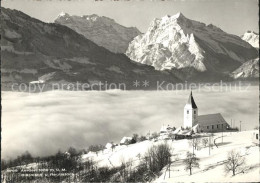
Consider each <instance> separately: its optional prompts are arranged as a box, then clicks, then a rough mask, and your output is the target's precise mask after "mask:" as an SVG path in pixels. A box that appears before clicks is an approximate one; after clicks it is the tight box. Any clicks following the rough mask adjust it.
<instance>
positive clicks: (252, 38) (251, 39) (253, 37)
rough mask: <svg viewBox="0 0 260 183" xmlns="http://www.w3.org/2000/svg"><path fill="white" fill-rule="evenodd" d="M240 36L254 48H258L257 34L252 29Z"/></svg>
mask: <svg viewBox="0 0 260 183" xmlns="http://www.w3.org/2000/svg"><path fill="white" fill-rule="evenodd" d="M241 38H242V39H243V40H244V41H246V42H248V43H249V44H251V45H252V46H253V47H255V48H259V34H257V33H255V32H253V31H247V32H246V33H245V34H244V35H242V36H241Z"/></svg>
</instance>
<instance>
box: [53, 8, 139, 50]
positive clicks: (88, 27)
mask: <svg viewBox="0 0 260 183" xmlns="http://www.w3.org/2000/svg"><path fill="white" fill-rule="evenodd" d="M55 23H58V24H61V25H65V26H67V27H69V28H71V29H73V30H74V31H76V32H77V33H79V34H82V35H84V36H85V37H86V38H87V39H89V40H91V41H93V42H94V43H96V44H97V45H99V46H103V47H104V48H106V49H108V50H110V51H111V52H114V53H125V51H126V49H127V48H128V44H129V43H130V42H131V41H132V40H133V39H134V37H136V36H138V35H139V34H141V32H140V31H139V30H138V29H137V28H135V27H124V26H122V25H120V24H118V23H116V22H115V21H114V20H113V19H110V18H107V17H104V16H98V15H95V14H93V15H84V16H70V15H69V14H67V13H61V14H60V15H59V16H58V17H57V19H56V20H55Z"/></svg>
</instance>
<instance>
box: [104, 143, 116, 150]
mask: <svg viewBox="0 0 260 183" xmlns="http://www.w3.org/2000/svg"><path fill="white" fill-rule="evenodd" d="M113 146H114V144H113V142H111V143H109V142H108V143H107V144H106V146H105V147H106V149H112V147H113Z"/></svg>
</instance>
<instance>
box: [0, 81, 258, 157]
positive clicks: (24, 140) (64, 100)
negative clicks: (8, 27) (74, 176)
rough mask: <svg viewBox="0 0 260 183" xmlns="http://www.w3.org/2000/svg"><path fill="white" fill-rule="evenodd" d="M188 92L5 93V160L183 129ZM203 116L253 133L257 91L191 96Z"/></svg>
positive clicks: (250, 89) (3, 151) (252, 87)
mask: <svg viewBox="0 0 260 183" xmlns="http://www.w3.org/2000/svg"><path fill="white" fill-rule="evenodd" d="M189 93H190V91H188V90H179V91H101V92H100V91H48V92H44V93H34V94H29V93H21V92H2V143H1V144H2V157H3V158H6V159H8V158H10V157H11V158H12V157H15V156H17V155H19V154H21V153H23V152H25V151H26V150H28V151H29V152H30V153H31V154H32V155H34V156H44V155H50V154H54V153H56V152H57V151H58V150H59V149H60V150H66V149H67V148H68V147H70V146H73V147H75V148H79V149H82V148H87V147H88V146H89V145H91V144H99V143H100V144H104V145H105V143H106V142H110V141H113V142H116V143H118V142H119V141H120V139H121V138H122V137H123V136H131V135H132V134H133V133H138V134H142V135H146V134H147V133H148V132H149V131H150V132H154V131H157V132H158V131H159V130H160V127H161V125H163V124H165V125H167V124H169V125H171V126H175V127H179V126H181V125H182V124H183V107H184V105H185V103H186V101H187V100H188V97H189ZM193 96H194V99H195V102H196V104H197V106H198V108H199V114H201V115H202V114H210V113H221V114H222V115H223V116H224V118H225V119H226V121H227V122H228V123H230V121H231V119H232V120H233V125H234V121H235V125H236V126H239V121H242V130H250V129H253V128H254V127H255V126H257V125H258V116H259V114H258V109H259V108H258V107H259V101H258V98H259V90H258V86H251V87H249V88H244V90H235V89H234V88H233V89H232V90H230V91H214V92H213V91H210V92H209V91H198V90H193Z"/></svg>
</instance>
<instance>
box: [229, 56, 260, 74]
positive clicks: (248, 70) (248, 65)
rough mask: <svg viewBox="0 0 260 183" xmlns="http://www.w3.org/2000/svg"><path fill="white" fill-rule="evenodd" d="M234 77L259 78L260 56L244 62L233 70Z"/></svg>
mask: <svg viewBox="0 0 260 183" xmlns="http://www.w3.org/2000/svg"><path fill="white" fill-rule="evenodd" d="M232 77H233V78H235V79H240V78H243V79H249V78H256V79H257V78H259V58H257V59H254V60H249V61H247V62H245V63H243V64H242V65H241V66H240V67H239V68H238V69H236V70H235V71H234V72H232Z"/></svg>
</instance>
